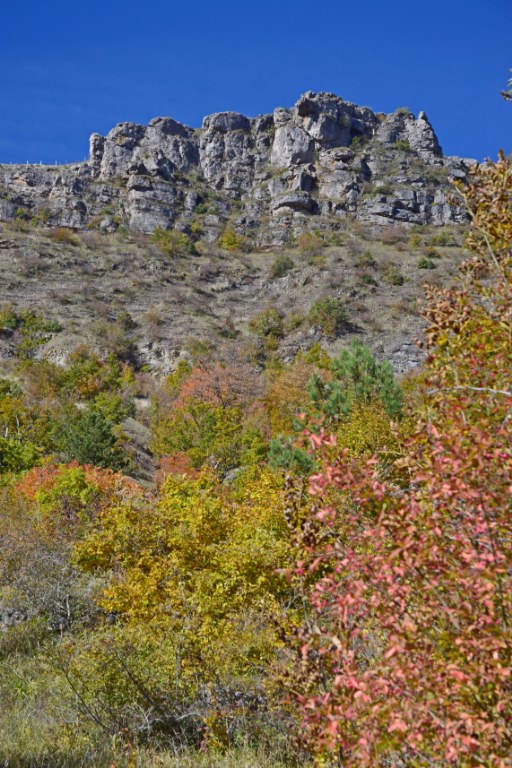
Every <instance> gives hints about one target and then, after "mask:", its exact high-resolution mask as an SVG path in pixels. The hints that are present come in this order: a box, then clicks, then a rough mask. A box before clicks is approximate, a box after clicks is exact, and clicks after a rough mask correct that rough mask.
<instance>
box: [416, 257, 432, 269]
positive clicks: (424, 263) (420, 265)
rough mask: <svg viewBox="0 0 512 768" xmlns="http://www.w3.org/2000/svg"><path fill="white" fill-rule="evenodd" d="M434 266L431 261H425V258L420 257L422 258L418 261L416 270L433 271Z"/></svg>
mask: <svg viewBox="0 0 512 768" xmlns="http://www.w3.org/2000/svg"><path fill="white" fill-rule="evenodd" d="M435 268H436V264H435V262H434V261H432V259H427V258H426V256H422V258H421V259H420V260H419V261H418V269H435Z"/></svg>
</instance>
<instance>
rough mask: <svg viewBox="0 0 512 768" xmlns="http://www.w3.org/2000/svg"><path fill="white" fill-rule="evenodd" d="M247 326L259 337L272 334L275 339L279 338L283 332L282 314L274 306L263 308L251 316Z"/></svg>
mask: <svg viewBox="0 0 512 768" xmlns="http://www.w3.org/2000/svg"><path fill="white" fill-rule="evenodd" d="M249 328H250V329H251V331H252V332H253V333H254V334H255V335H256V336H259V337H260V338H267V337H268V336H273V337H274V338H275V339H279V338H281V337H282V336H283V333H284V324H283V316H282V314H281V313H280V312H279V311H278V310H277V309H275V307H270V308H269V309H264V310H263V311H262V312H258V314H257V315H254V317H252V318H251V320H250V321H249Z"/></svg>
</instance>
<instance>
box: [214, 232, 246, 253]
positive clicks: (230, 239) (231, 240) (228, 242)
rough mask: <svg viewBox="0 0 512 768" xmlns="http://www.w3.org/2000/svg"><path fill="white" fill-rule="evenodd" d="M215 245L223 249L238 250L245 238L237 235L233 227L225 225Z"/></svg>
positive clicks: (240, 248) (242, 245) (241, 247)
mask: <svg viewBox="0 0 512 768" xmlns="http://www.w3.org/2000/svg"><path fill="white" fill-rule="evenodd" d="M217 245H218V246H219V248H222V249H223V250H225V251H230V252H231V253H233V252H234V251H240V250H242V249H243V247H244V245H245V238H244V237H243V236H242V235H239V234H238V233H237V232H235V230H234V229H233V227H226V229H225V230H224V232H222V234H221V235H220V236H219V239H218V240H217Z"/></svg>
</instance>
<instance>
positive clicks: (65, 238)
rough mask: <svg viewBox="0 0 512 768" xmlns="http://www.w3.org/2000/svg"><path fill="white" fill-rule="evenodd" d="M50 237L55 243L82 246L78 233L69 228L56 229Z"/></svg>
mask: <svg viewBox="0 0 512 768" xmlns="http://www.w3.org/2000/svg"><path fill="white" fill-rule="evenodd" d="M50 237H51V239H52V240H53V242H54V243H62V244H64V245H80V242H81V240H80V238H79V237H78V235H77V234H76V232H73V230H71V229H68V228H67V227H55V228H54V229H52V231H51V232H50Z"/></svg>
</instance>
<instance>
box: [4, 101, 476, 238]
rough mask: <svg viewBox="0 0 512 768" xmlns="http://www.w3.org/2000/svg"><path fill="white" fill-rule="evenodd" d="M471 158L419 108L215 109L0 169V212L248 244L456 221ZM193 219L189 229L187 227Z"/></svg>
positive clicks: (120, 131) (123, 128)
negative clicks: (347, 223) (347, 220)
mask: <svg viewBox="0 0 512 768" xmlns="http://www.w3.org/2000/svg"><path fill="white" fill-rule="evenodd" d="M472 162H473V161H470V160H462V159H460V158H457V157H444V156H443V153H442V150H441V147H440V145H439V141H438V139H437V137H436V134H435V132H434V129H433V127H432V125H431V124H430V122H429V120H428V118H427V116H426V115H425V113H424V112H420V114H419V116H418V117H415V116H414V115H413V114H412V113H411V112H410V111H409V110H407V109H397V110H396V111H395V112H393V113H391V114H389V115H384V114H381V113H375V112H373V111H372V110H371V109H369V108H367V107H360V106H358V105H356V104H351V103H350V102H346V101H344V100H343V99H341V98H340V97H338V96H335V95H334V94H330V93H318V94H317V93H312V92H308V93H306V94H304V95H303V96H301V97H300V99H299V100H298V102H297V103H296V104H295V106H293V107H291V108H288V109H283V108H278V109H275V110H274V112H273V114H269V115H262V116H259V117H256V118H248V117H245V116H244V115H241V114H239V113H237V112H219V113H216V114H213V115H208V116H207V117H205V118H204V120H203V124H202V127H201V128H199V129H193V128H189V127H188V126H185V125H182V124H181V123H179V122H177V121H176V120H173V119H172V118H170V117H156V118H155V119H153V120H151V122H150V123H149V124H148V125H146V126H144V125H137V124H135V123H120V124H119V125H116V126H115V127H114V128H113V129H112V130H111V131H110V133H108V134H107V136H100V135H99V134H97V133H95V134H93V135H92V136H91V138H90V155H89V160H88V161H87V162H83V163H76V164H70V165H65V166H38V165H23V166H21V165H16V166H15V165H0V220H3V221H8V220H12V219H15V218H17V217H23V218H26V219H34V220H36V221H38V222H42V223H44V224H46V225H49V226H65V227H72V228H76V229H80V228H84V227H92V228H94V227H98V228H100V229H106V230H113V229H115V228H116V227H118V226H120V225H124V226H127V227H129V228H131V229H134V230H138V231H141V232H147V233H150V232H153V231H154V229H155V228H156V227H163V228H172V227H176V228H178V229H180V230H182V231H185V232H187V231H189V230H190V231H201V233H202V236H203V237H204V238H206V239H209V240H214V239H216V238H217V237H218V235H219V233H220V232H221V231H222V230H223V229H225V227H226V226H227V225H228V224H229V226H231V227H233V228H234V229H235V230H236V231H238V232H239V233H241V234H243V235H245V236H247V237H250V238H251V239H252V241H253V242H254V243H255V244H256V245H258V244H259V245H264V244H272V243H277V242H285V241H286V240H287V238H289V236H290V234H292V233H293V234H294V235H296V234H297V232H300V231H309V230H311V229H320V230H323V229H326V228H329V227H336V226H339V222H340V221H341V220H342V219H343V218H344V217H346V216H348V215H349V216H351V217H355V218H357V219H360V220H362V221H365V222H369V223H371V224H376V225H377V224H378V225H385V224H396V223H400V224H403V225H413V224H435V225H446V224H451V223H459V222H461V221H464V219H465V213H464V211H463V210H462V209H461V208H460V207H457V206H456V205H454V204H453V203H452V201H451V199H450V186H449V180H450V179H451V178H463V177H464V176H465V175H466V173H467V171H468V169H469V167H470V166H471V164H472ZM194 227H195V230H194Z"/></svg>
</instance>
